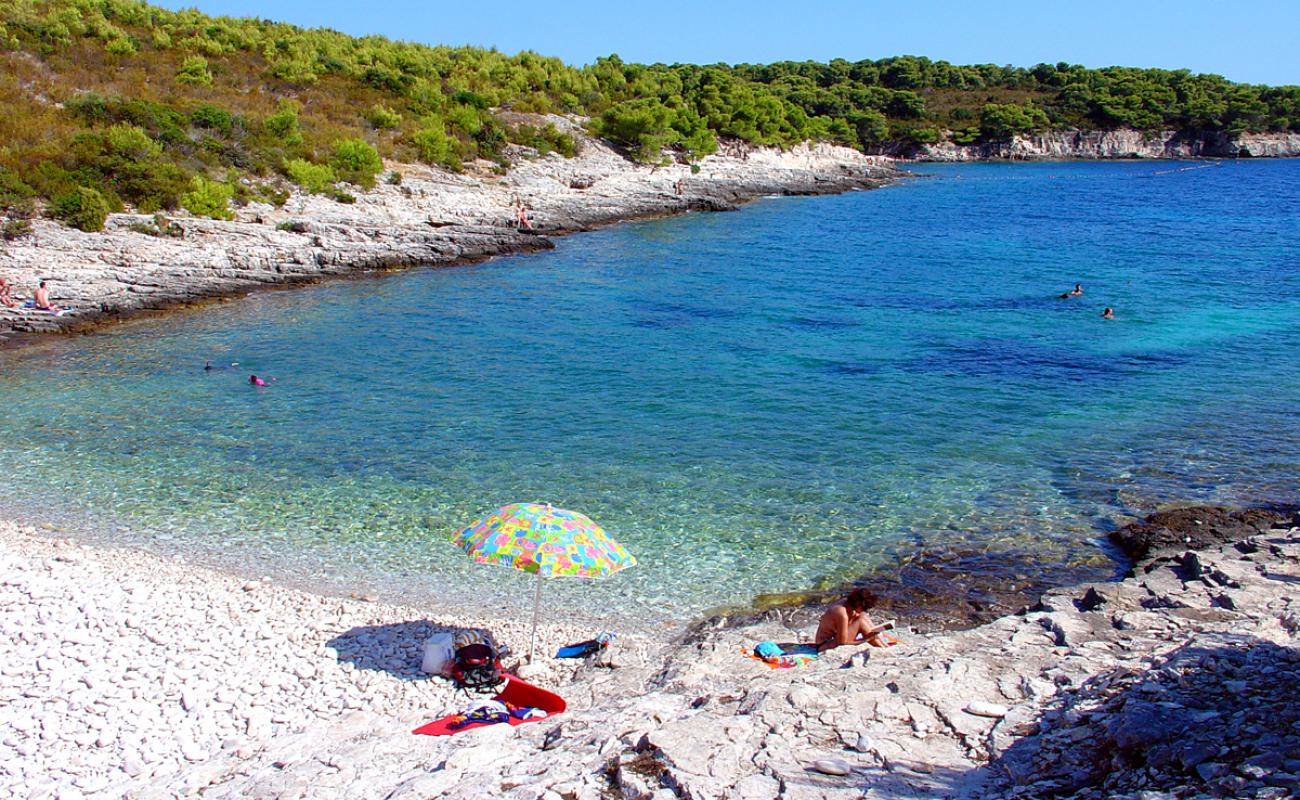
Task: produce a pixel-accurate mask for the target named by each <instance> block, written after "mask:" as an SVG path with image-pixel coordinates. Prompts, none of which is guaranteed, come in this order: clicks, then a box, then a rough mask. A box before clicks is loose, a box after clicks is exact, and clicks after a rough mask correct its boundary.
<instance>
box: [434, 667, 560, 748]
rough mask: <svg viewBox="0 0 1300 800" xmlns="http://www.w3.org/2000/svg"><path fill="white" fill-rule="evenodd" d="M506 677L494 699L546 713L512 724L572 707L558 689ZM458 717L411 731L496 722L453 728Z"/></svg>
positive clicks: (444, 731)
mask: <svg viewBox="0 0 1300 800" xmlns="http://www.w3.org/2000/svg"><path fill="white" fill-rule="evenodd" d="M506 677H507V678H508V679H509V680H508V681H507V682H506V686H505V688H504V689H502V690H501V691H500V693H498V694H497V696H496V697H494V698H492V699H493V700H498V701H500V702H502V703H506V704H508V705H512V706H521V707H525V708H540V709H541V710H543V711H545V712H546V716H544V717H538V718H536V719H516V718H515V717H511V718H510V720H509V724H511V725H523V724H524V723H525V722H538V721H540V720H543V719H550V718H551V717H553V716H555V715H556V714H560V713H563V712H564V710H565V709H567V708H568V707H569V705H568V703H566V702H564V698H563V697H560V696H559V695H558V694H555V693H554V692H548V691H546V690H545V689H539V688H538V687H536V686H533V685H532V684H531V683H524V682H523V681H521V680H519V679H518V678H516V677H515V676H514V675H509V674H507V675H506ZM457 716H458V715H457V714H448V715H447V716H445V717H443V718H441V719H435V720H434V721H433V722H430V723H428V724H426V725H421V726H420V727H418V728H416V729H415V730H413V731H411V733H419V734H422V735H424V736H452V735H454V734H457V733H464V732H465V731H472V730H474V729H475V728H482V727H484V726H485V725H490V724H492V723H486V722H471V723H470V724H468V725H464V726H461V727H459V728H452V727H451V723H452V722H453V721H454V720H455V719H456V717H457ZM497 724H500V723H497Z"/></svg>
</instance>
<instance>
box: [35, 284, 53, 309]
mask: <svg viewBox="0 0 1300 800" xmlns="http://www.w3.org/2000/svg"><path fill="white" fill-rule="evenodd" d="M32 307H33V308H39V309H40V310H41V311H58V310H59V307H58V306H56V305H54V304H53V303H51V302H50V290H49V289H46V288H45V281H41V285H40V286H37V287H36V294H35V295H34V296H33V297H32Z"/></svg>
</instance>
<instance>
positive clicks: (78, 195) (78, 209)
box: [50, 186, 108, 232]
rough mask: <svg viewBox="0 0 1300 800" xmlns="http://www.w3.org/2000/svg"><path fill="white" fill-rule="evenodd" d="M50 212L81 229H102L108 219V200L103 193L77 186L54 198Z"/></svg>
mask: <svg viewBox="0 0 1300 800" xmlns="http://www.w3.org/2000/svg"><path fill="white" fill-rule="evenodd" d="M50 213H51V215H53V216H54V218H55V219H58V220H62V221H63V222H65V223H67V224H68V225H71V226H72V227H74V228H78V229H80V230H83V231H87V232H93V231H102V230H104V221H105V220H107V219H108V201H106V200H105V199H104V195H102V194H100V193H99V192H98V191H96V190H95V189H92V188H90V187H89V186H78V187H77V188H76V189H73V190H72V191H70V192H67V193H65V194H61V195H59V196H58V197H56V198H54V202H53V203H52V204H51V205H50Z"/></svg>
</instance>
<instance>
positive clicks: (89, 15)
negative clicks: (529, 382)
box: [0, 0, 1300, 237]
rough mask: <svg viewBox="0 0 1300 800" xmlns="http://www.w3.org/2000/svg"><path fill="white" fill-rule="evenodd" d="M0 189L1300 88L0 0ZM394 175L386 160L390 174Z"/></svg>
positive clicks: (1037, 119)
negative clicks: (629, 58)
mask: <svg viewBox="0 0 1300 800" xmlns="http://www.w3.org/2000/svg"><path fill="white" fill-rule="evenodd" d="M0 102H3V103H4V105H5V109H6V113H5V114H4V115H2V116H0V208H2V209H5V214H6V220H7V221H6V222H5V223H4V227H3V230H2V231H0V232H3V234H4V235H5V236H6V237H12V236H16V235H20V234H21V233H22V232H23V230H24V222H23V220H24V218H25V217H27V216H30V215H31V214H32V213H35V211H36V209H37V208H38V205H37V201H39V202H40V206H41V207H43V208H45V209H46V211H47V212H48V213H50V214H52V215H54V216H57V217H59V218H62V219H64V220H66V221H68V222H70V223H71V224H75V225H77V226H78V227H82V228H84V229H88V230H93V229H95V228H96V227H98V226H102V224H103V218H104V215H105V214H106V213H107V212H108V211H109V210H115V209H121V208H124V207H127V206H130V207H133V208H135V209H137V210H139V211H143V212H152V211H157V210H169V209H175V208H178V207H185V208H187V209H189V210H190V211H192V212H194V213H198V214H204V215H208V216H218V217H220V216H224V215H227V214H229V210H228V209H229V204H230V203H231V202H234V203H242V202H247V201H249V200H254V199H257V200H263V201H266V202H272V203H277V202H283V201H284V199H285V197H286V193H285V190H286V188H287V186H288V184H290V183H292V184H294V185H297V186H298V187H301V188H302V189H303V190H306V191H311V192H317V193H323V194H328V195H331V196H333V197H335V198H336V199H338V200H340V201H341V202H348V201H349V200H350V199H352V198H351V195H350V194H349V193H348V190H347V188H346V185H347V184H351V185H353V186H358V187H361V188H366V187H368V186H370V185H372V184H373V183H374V181H375V180H376V179H377V178H378V177H379V176H380V173H381V171H382V162H381V157H387V158H391V159H395V160H398V161H403V162H424V163H427V164H432V165H438V166H442V167H446V168H448V169H451V170H459V169H462V165H464V164H466V163H467V162H470V161H472V160H476V159H486V160H488V161H492V162H496V163H497V164H498V165H499V166H500V167H501V168H504V166H506V158H505V155H504V153H505V148H506V146H507V144H509V143H515V144H520V145H525V146H527V147H531V148H533V149H534V150H535V151H537V152H539V153H548V152H559V153H561V154H563V155H566V156H568V155H573V154H574V152H575V151H576V148H577V147H578V144H577V142H576V141H575V139H574V138H573V137H572V136H570V135H568V134H566V133H564V132H563V131H561V130H558V129H557V128H556V127H555V126H553V125H546V124H544V125H532V126H530V125H507V124H503V123H502V122H501V121H500V119H499V118H498V115H497V112H498V111H500V110H503V109H508V110H511V111H515V112H532V113H539V114H540V113H556V114H569V115H581V116H585V117H589V118H590V123H589V126H590V129H591V131H592V132H593V133H594V134H597V135H600V136H603V137H605V138H607V139H609V140H611V141H613V142H614V143H616V144H618V145H620V146H623V147H625V148H626V149H627V151H628V153H629V155H631V156H632V157H633V158H637V159H640V160H646V161H657V160H660V159H663V158H678V159H681V160H686V161H691V160H695V159H698V158H700V157H703V156H705V155H708V154H709V153H712V152H714V151H715V150H716V149H717V146H718V140H719V138H720V137H722V138H733V139H739V140H743V141H746V142H752V143H756V144H767V145H778V146H787V145H791V144H794V143H797V142H799V141H803V140H806V139H817V140H826V141H832V142H836V143H840V144H845V145H849V146H855V147H865V148H870V147H874V146H881V145H884V144H886V143H891V142H918V143H924V142H934V141H938V140H939V139H940V138H942V137H945V136H946V137H951V138H952V139H953V140H955V141H958V142H973V141H978V140H997V139H1005V138H1008V137H1010V136H1012V135H1014V134H1015V133H1020V132H1027V131H1032V130H1040V129H1048V128H1064V127H1079V128H1119V127H1131V128H1137V129H1142V130H1149V129H1169V128H1172V129H1189V130H1190V129H1194V130H1206V131H1227V132H1230V133H1235V132H1241V131H1248V130H1249V131H1264V130H1288V129H1290V130H1300V87H1294V86H1291V87H1280V88H1277V87H1263V86H1250V85H1244V84H1235V83H1231V82H1229V81H1227V80H1226V79H1224V78H1222V77H1219V76H1215V75H1193V74H1191V73H1189V72H1187V71H1185V70H1180V71H1167V70H1150V69H1132V68H1121V67H1114V68H1107V69H1101V70H1093V69H1085V68H1083V67H1079V66H1074V65H1069V64H1057V65H1048V64H1040V65H1038V66H1036V67H1033V68H1030V69H1021V68H1016V67H999V66H993V65H978V66H955V65H952V64H948V63H945V62H942V61H937V62H936V61H930V60H928V59H925V58H917V57H912V56H902V57H898V58H886V59H882V60H879V61H871V60H867V61H859V62H852V63H851V62H848V61H843V60H834V61H831V62H830V63H829V64H821V63H813V62H797V63H796V62H781V63H776V64H769V65H765V66H759V65H740V66H727V65H720V64H719V65H707V66H697V65H689V64H674V65H663V64H655V65H649V66H646V65H638V64H626V63H624V62H623V61H622V60H620V59H619V58H618V57H617V56H610V57H608V58H602V59H599V60H597V62H596V63H595V64H593V65H591V66H587V67H581V68H578V67H572V66H568V65H566V64H564V63H562V62H561V61H559V60H558V59H555V58H547V57H544V56H540V55H537V54H535V53H531V52H525V53H520V54H518V55H515V56H506V55H503V54H501V53H499V52H496V51H495V50H486V49H481V48H469V47H457V48H453V47H432V46H425V45H419V44H411V43H405V42H394V41H391V40H389V39H385V38H382V37H375V36H370V37H360V38H358V37H352V36H347V35H344V34H341V33H338V32H335V31H329V30H307V29H303V28H299V27H296V26H293V25H286V24H280V23H275V22H269V21H265V20H254V19H232V18H227V17H211V16H207V15H205V14H202V13H199V12H197V11H193V10H186V11H177V12H173V11H169V10H165V9H161V8H156V7H153V6H150V5H148V4H146V3H144V2H138V1H137V0H5V2H4V3H3V4H0ZM388 179H389V180H393V181H396V180H400V176H398V175H390V176H389V177H388Z"/></svg>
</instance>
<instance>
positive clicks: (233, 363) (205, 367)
mask: <svg viewBox="0 0 1300 800" xmlns="http://www.w3.org/2000/svg"><path fill="white" fill-rule="evenodd" d="M237 366H239V362H238V361H231V362H230V363H229V364H222V365H221V366H219V367H214V366H212V362H211V361H204V362H203V371H204V372H211V371H212V370H214V369H230V368H231V367H237Z"/></svg>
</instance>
